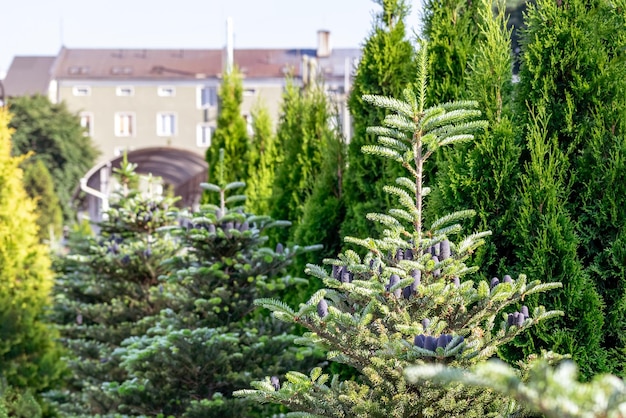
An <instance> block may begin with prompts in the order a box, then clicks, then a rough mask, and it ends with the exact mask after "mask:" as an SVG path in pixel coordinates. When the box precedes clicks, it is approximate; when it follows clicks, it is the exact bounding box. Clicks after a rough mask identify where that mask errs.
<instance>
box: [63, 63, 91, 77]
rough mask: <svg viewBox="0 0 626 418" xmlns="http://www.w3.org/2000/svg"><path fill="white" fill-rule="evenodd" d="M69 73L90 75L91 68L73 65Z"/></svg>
mask: <svg viewBox="0 0 626 418" xmlns="http://www.w3.org/2000/svg"><path fill="white" fill-rule="evenodd" d="M67 72H68V74H70V75H79V74H89V67H87V66H82V67H79V66H77V65H72V66H71V67H70V68H68V69H67Z"/></svg>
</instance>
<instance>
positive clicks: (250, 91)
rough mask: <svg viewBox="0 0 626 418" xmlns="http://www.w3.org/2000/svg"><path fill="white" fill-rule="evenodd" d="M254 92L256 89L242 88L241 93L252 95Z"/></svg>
mask: <svg viewBox="0 0 626 418" xmlns="http://www.w3.org/2000/svg"><path fill="white" fill-rule="evenodd" d="M255 94H256V90H255V89H244V90H243V95H244V96H254V95H255Z"/></svg>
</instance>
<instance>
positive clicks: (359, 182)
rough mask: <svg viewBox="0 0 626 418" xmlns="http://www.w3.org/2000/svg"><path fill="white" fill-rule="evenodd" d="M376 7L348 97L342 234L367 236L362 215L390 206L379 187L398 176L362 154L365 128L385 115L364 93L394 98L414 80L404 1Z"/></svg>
mask: <svg viewBox="0 0 626 418" xmlns="http://www.w3.org/2000/svg"><path fill="white" fill-rule="evenodd" d="M376 3H378V4H379V5H380V6H381V7H382V9H383V10H382V11H381V12H379V13H378V14H376V16H375V21H374V27H373V28H372V32H371V34H370V36H369V38H368V39H367V40H366V41H365V45H364V46H363V54H362V56H361V61H360V62H359V65H358V67H357V69H356V74H355V76H354V82H353V86H352V91H351V92H350V97H349V99H348V105H349V107H350V114H351V115H352V124H353V133H354V135H353V136H352V139H351V141H350V145H349V146H348V155H347V160H348V165H347V168H346V173H345V175H344V176H343V181H344V186H343V190H344V198H345V207H346V216H345V220H344V221H343V223H342V225H341V235H342V236H346V235H352V236H364V235H365V234H367V233H369V232H370V230H371V228H372V225H370V224H369V223H368V222H367V221H366V219H365V215H366V214H367V213H369V212H372V211H380V210H382V211H385V210H386V209H388V208H389V207H390V205H391V203H392V202H391V201H390V199H389V198H388V196H387V195H386V194H384V193H383V192H382V185H384V184H387V183H388V182H390V181H393V179H395V178H396V177H397V176H398V174H399V172H398V169H397V167H395V166H393V165H391V164H389V163H388V162H387V161H381V160H380V159H378V158H375V157H374V156H371V155H368V154H365V155H363V153H361V147H362V146H364V145H371V144H374V143H376V137H375V136H374V135H372V134H369V133H367V128H368V127H369V126H374V125H378V124H380V123H382V121H383V119H384V117H385V115H386V114H387V113H388V111H387V110H385V109H379V108H372V107H371V106H369V104H367V103H366V102H365V101H364V100H363V95H366V94H377V95H382V96H394V97H398V96H400V95H401V93H402V90H403V89H404V87H405V86H407V85H409V84H410V83H411V82H413V81H414V80H415V73H414V72H415V71H414V69H415V65H414V49H413V46H412V45H411V43H410V42H409V41H408V40H407V38H406V33H405V25H404V19H405V18H406V16H407V15H408V13H409V7H408V6H407V3H406V1H405V0H377V1H376Z"/></svg>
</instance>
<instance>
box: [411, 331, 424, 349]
mask: <svg viewBox="0 0 626 418" xmlns="http://www.w3.org/2000/svg"><path fill="white" fill-rule="evenodd" d="M425 340H426V337H425V336H424V335H423V334H420V335H416V336H415V339H414V340H413V344H414V345H416V346H418V347H419V348H424V342H425Z"/></svg>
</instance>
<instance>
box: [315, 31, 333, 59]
mask: <svg viewBox="0 0 626 418" xmlns="http://www.w3.org/2000/svg"><path fill="white" fill-rule="evenodd" d="M331 52H332V48H331V46H330V31H329V30H318V31H317V57H318V58H326V57H329V56H330V53H331Z"/></svg>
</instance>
